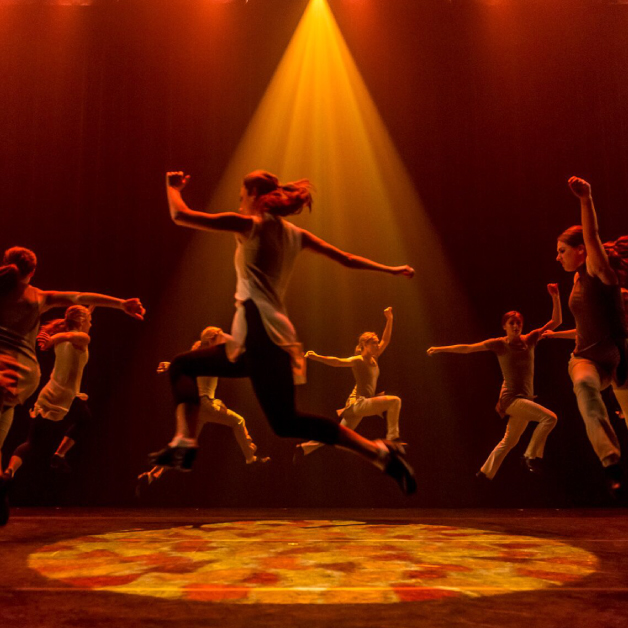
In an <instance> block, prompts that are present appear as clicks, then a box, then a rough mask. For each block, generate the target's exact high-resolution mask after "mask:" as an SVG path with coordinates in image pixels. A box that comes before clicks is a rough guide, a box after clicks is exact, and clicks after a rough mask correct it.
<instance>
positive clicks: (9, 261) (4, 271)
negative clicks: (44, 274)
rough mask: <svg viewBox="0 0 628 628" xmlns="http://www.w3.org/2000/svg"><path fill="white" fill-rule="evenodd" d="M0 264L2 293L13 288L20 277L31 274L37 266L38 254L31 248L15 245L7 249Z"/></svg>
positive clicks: (0, 292)
mask: <svg viewBox="0 0 628 628" xmlns="http://www.w3.org/2000/svg"><path fill="white" fill-rule="evenodd" d="M2 264H3V265H2V266H0V294H6V293H7V292H10V291H11V290H13V289H14V288H15V287H16V286H17V285H18V282H19V280H20V279H22V278H23V277H26V276H27V275H30V274H31V273H32V272H33V271H34V270H35V268H37V256H36V255H35V253H33V251H31V250H30V249H25V248H24V247H21V246H14V247H11V248H10V249H7V250H6V251H5V252H4V255H3V257H2Z"/></svg>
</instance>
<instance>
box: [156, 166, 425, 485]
mask: <svg viewBox="0 0 628 628" xmlns="http://www.w3.org/2000/svg"><path fill="white" fill-rule="evenodd" d="M188 180H189V177H188V176H185V175H184V174H183V173H181V172H174V173H169V174H168V180H167V192H168V202H169V207H170V214H171V217H172V219H173V220H174V221H175V223H177V224H179V225H182V226H187V227H191V228H194V229H202V230H207V231H227V232H231V233H234V234H235V236H236V242H237V249H236V257H235V266H236V274H237V278H238V280H237V287H236V295H235V297H236V312H235V318H234V321H233V326H232V335H233V341H230V342H227V343H226V344H222V345H218V346H216V347H211V348H209V349H201V350H198V351H190V352H188V353H184V354H182V355H180V356H178V357H176V358H175V359H174V360H173V362H172V364H171V366H170V369H169V373H170V378H171V382H172V388H173V392H174V398H175V403H176V405H177V413H178V414H179V416H181V417H183V421H182V423H183V424H184V425H183V427H184V428H185V429H184V431H183V434H182V435H181V436H178V437H177V438H176V439H175V440H174V441H172V442H171V443H170V445H169V446H168V447H166V448H165V449H164V450H162V451H161V452H158V453H157V454H155V455H154V456H153V458H152V459H153V462H154V463H155V464H158V465H166V466H174V467H181V466H190V465H191V461H192V459H193V457H194V455H195V451H196V448H197V442H196V439H195V434H196V429H197V422H198V414H199V410H200V397H199V391H198V386H197V383H196V378H197V377H199V376H207V375H210V376H215V377H249V378H250V379H251V382H252V384H253V390H254V392H255V395H256V396H257V399H258V401H259V402H260V405H261V406H262V409H263V411H264V413H265V415H266V418H267V419H268V422H269V424H270V426H271V427H272V429H273V431H274V432H275V433H276V434H277V435H278V436H281V437H289V438H301V439H306V440H316V441H319V442H322V443H325V444H328V445H336V446H338V447H342V448H345V449H349V450H351V451H353V452H355V453H358V454H360V455H362V456H363V457H364V458H366V459H368V460H369V461H370V462H372V463H373V464H375V465H376V466H377V467H379V468H380V469H382V470H384V471H385V472H386V473H387V474H388V475H390V476H392V477H393V478H394V479H395V480H396V481H397V482H398V484H399V485H400V487H401V489H402V490H403V491H404V493H407V494H408V493H413V492H415V490H416V481H415V479H414V473H413V471H412V469H411V467H410V466H409V465H408V463H407V462H406V461H405V451H404V449H403V447H402V446H400V445H398V444H395V443H390V442H386V441H370V440H367V439H365V438H362V437H361V436H359V435H358V434H356V433H355V432H354V431H353V430H350V429H348V428H346V427H344V426H341V425H339V424H338V423H336V422H335V421H333V420H331V419H327V418H323V417H318V416H314V415H310V414H304V413H302V412H298V411H297V410H296V408H295V399H294V382H293V376H294V377H295V379H296V381H303V375H304V373H303V370H304V365H305V364H304V362H305V361H304V358H303V352H302V348H301V344H300V343H299V341H298V339H297V335H296V331H295V329H294V327H293V325H292V323H291V321H290V319H289V318H288V315H287V313H286V309H285V306H284V302H283V299H284V294H285V291H286V288H287V284H288V279H289V277H290V273H291V271H292V267H293V265H294V262H295V260H296V257H297V256H298V254H299V253H300V252H301V251H302V250H303V249H309V250H310V251H313V252H315V253H319V254H321V255H324V256H325V257H328V258H329V259H331V260H333V261H335V262H338V263H340V264H342V265H344V266H346V267H348V268H356V269H363V270H375V271H380V272H385V273H390V274H392V275H400V276H405V277H412V276H413V275H414V270H413V269H412V268H410V267H409V266H385V265H383V264H378V263H377V262H373V261H371V260H369V259H366V258H364V257H358V256H356V255H351V254H349V253H345V252H343V251H341V250H340V249H337V248H336V247H334V246H332V245H331V244H328V243H327V242H325V241H324V240H321V239H320V238H318V237H316V236H315V235H313V234H311V233H309V232H308V231H306V230H304V229H301V228H299V227H296V226H295V225H293V224H291V223H289V222H287V221H286V220H284V216H290V215H292V214H296V213H299V212H300V211H301V210H302V209H303V208H304V207H308V208H309V207H311V204H312V196H311V192H310V184H309V182H308V181H307V180H300V181H296V182H294V183H288V184H285V185H281V184H280V183H279V180H278V179H277V177H276V176H275V175H272V174H270V173H269V172H265V171H262V170H257V171H255V172H252V173H250V174H249V175H247V176H246V177H245V179H244V182H243V186H242V188H241V192H240V212H239V213H219V214H207V213H203V212H196V211H192V210H190V209H189V207H188V206H187V205H186V204H185V202H184V201H183V199H182V197H181V190H182V189H183V188H184V187H185V185H186V184H187V182H188Z"/></svg>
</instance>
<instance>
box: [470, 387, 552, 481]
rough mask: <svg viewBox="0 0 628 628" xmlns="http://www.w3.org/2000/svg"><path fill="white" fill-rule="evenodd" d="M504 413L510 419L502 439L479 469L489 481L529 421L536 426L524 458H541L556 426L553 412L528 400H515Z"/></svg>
mask: <svg viewBox="0 0 628 628" xmlns="http://www.w3.org/2000/svg"><path fill="white" fill-rule="evenodd" d="M506 413H507V414H508V415H509V417H510V418H509V419H508V423H507V425H506V433H505V434H504V438H502V440H501V441H500V442H499V443H498V445H497V447H495V449H493V451H492V452H491V455H490V456H489V457H488V458H487V460H486V462H485V463H484V464H483V465H482V468H481V469H480V470H481V471H482V473H483V474H484V475H485V476H486V477H487V478H489V479H490V480H492V479H493V478H494V477H495V474H496V473H497V470H498V469H499V467H500V466H501V464H502V462H503V461H504V458H505V457H506V456H507V454H508V452H509V451H510V450H511V449H512V448H513V447H514V446H515V445H516V444H517V443H518V442H519V439H520V438H521V435H522V434H523V433H524V432H525V429H526V427H528V423H530V421H534V422H536V423H538V425H537V426H536V428H535V430H534V432H533V434H532V438H531V439H530V444H529V445H528V448H527V449H526V452H525V454H524V455H525V457H526V458H542V457H543V452H544V450H545V442H546V441H547V437H548V436H549V433H550V432H551V431H552V430H553V429H554V426H555V425H556V415H555V414H554V413H553V412H551V411H550V410H548V409H547V408H544V407H543V406H541V405H539V404H538V403H534V401H530V400H529V399H515V400H514V401H513V402H512V403H511V404H510V405H509V406H508V408H507V409H506Z"/></svg>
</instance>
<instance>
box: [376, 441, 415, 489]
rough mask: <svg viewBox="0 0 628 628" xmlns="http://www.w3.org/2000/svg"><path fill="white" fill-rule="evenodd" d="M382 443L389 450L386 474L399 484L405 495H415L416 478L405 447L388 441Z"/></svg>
mask: <svg viewBox="0 0 628 628" xmlns="http://www.w3.org/2000/svg"><path fill="white" fill-rule="evenodd" d="M381 442H382V443H384V445H385V446H386V449H388V456H389V457H388V462H387V463H386V467H385V468H384V473H385V474H386V475H389V476H390V477H391V478H393V480H395V482H397V484H398V485H399V488H400V489H401V491H402V492H403V494H404V495H413V494H414V493H416V489H417V483H416V478H415V477H414V469H413V468H412V467H411V466H410V465H409V464H408V462H407V461H406V459H405V456H406V450H405V449H404V448H403V445H400V444H398V443H394V442H391V441H388V440H383V441H381Z"/></svg>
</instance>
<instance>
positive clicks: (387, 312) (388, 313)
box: [384, 307, 393, 320]
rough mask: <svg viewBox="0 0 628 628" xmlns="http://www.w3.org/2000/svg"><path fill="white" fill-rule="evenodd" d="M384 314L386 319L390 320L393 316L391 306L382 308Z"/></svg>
mask: <svg viewBox="0 0 628 628" xmlns="http://www.w3.org/2000/svg"><path fill="white" fill-rule="evenodd" d="M384 316H385V317H386V320H391V319H392V317H393V310H392V308H391V307H387V308H386V309H385V310H384Z"/></svg>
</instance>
